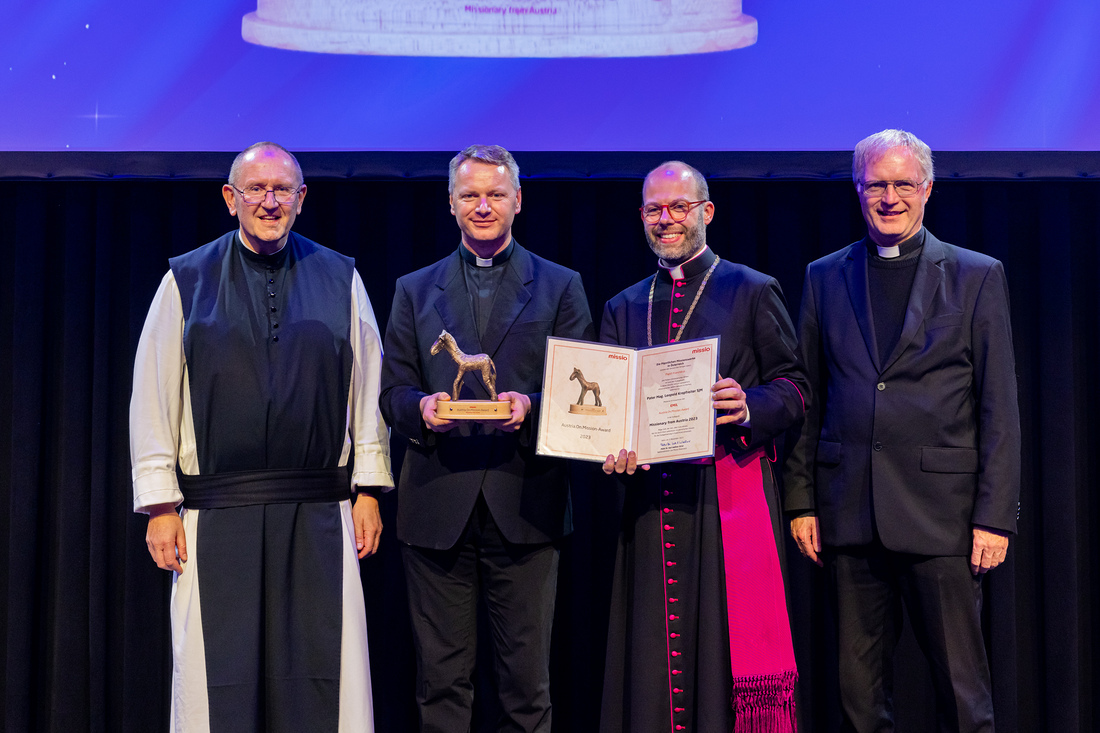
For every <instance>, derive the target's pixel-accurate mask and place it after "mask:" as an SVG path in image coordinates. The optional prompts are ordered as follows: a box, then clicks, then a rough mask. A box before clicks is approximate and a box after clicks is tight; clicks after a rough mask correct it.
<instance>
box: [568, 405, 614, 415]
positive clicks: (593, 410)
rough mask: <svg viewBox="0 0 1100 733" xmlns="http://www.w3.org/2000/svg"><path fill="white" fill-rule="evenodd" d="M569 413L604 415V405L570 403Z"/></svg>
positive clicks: (605, 410) (605, 411)
mask: <svg viewBox="0 0 1100 733" xmlns="http://www.w3.org/2000/svg"><path fill="white" fill-rule="evenodd" d="M569 414H570V415H606V414H607V408H606V407H596V406H595V405H570V406H569Z"/></svg>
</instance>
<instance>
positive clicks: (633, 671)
mask: <svg viewBox="0 0 1100 733" xmlns="http://www.w3.org/2000/svg"><path fill="white" fill-rule="evenodd" d="M714 212H715V207H714V204H713V203H712V202H711V201H710V192H709V187H708V186H707V182H706V179H704V178H703V176H702V174H701V173H700V172H699V171H697V170H695V169H694V168H692V167H691V166H689V165H687V164H685V163H681V162H679V161H669V162H667V163H662V164H661V165H659V166H657V167H656V168H654V169H653V170H652V171H650V173H649V175H647V176H646V179H645V183H644V184H643V186H642V207H641V213H642V222H643V224H644V232H645V235H646V239H647V240H648V243H649V247H650V249H651V250H653V253H654V254H655V255H657V257H658V260H657V263H656V264H657V268H656V272H655V274H653V275H652V276H650V277H647V278H646V279H645V280H642V281H641V282H639V283H637V284H635V285H632V286H631V287H629V288H627V289H626V290H624V291H622V292H621V293H619V294H618V295H616V296H615V297H614V298H612V299H611V300H609V301H608V303H607V307H606V308H605V309H604V314H603V321H602V323H601V325H600V340H601V341H604V342H606V343H614V344H621V345H624V346H635V347H644V346H649V345H654V344H666V343H671V342H673V341H680V340H689V339H698V338H707V337H710V336H716V335H717V336H720V337H721V343H720V346H719V349H720V351H719V358H718V369H719V372H720V375H719V378H718V379H717V381H716V382H715V383H714V385H713V386H712V387H711V397H712V404H713V406H714V410H715V414H714V415H713V417H712V419H713V420H714V423H715V431H716V433H715V454H714V457H713V458H710V459H706V460H699V461H691V462H687V463H664V464H662V465H659V466H654V467H653V468H652V470H648V471H646V470H643V471H635V468H636V457H635V455H634V454H633V452H630V453H628V452H627V451H625V450H623V451H620V453H619V455H618V456H608V457H607V461H606V462H605V463H604V471H605V472H607V473H612V472H617V473H619V474H622V475H621V476H619V477H618V479H617V484H618V485H617V488H618V489H619V491H620V492H621V501H622V507H623V508H622V531H621V533H620V536H619V546H618V552H617V557H616V562H615V575H614V581H613V585H612V600H611V623H610V626H609V630H608V648H607V667H606V671H605V674H604V690H603V706H602V713H601V718H600V730H601V731H605V732H606V733H657V732H658V731H660V732H661V733H666V732H667V733H675V732H676V731H684V730H687V731H700V733H702V732H704V731H705V732H707V733H710V732H711V731H714V732H715V733H718V732H721V731H730V730H738V731H769V732H772V733H779V732H781V731H793V730H794V727H795V714H794V713H795V711H794V686H795V681H796V679H797V672H796V670H795V661H794V652H793V650H792V645H791V629H790V622H789V621H788V618H787V604H786V597H785V594H784V588H783V578H782V573H781V570H780V567H781V566H780V552H781V549H782V538H783V533H782V530H781V526H780V520H781V512H780V505H779V495H778V492H777V490H776V484H775V480H774V477H773V475H772V470H771V461H772V460H774V459H775V445H774V442H773V441H774V440H775V438H777V437H778V436H779V435H781V434H782V433H783V432H784V431H786V430H787V429H788V428H790V427H791V426H792V425H794V424H796V423H797V422H798V421H799V420H800V419H801V418H802V413H803V409H804V404H805V402H806V401H807V400H808V399H809V391H808V389H807V381H806V374H805V371H804V370H803V369H802V365H801V361H800V359H799V356H798V346H797V341H796V339H795V333H794V325H793V324H792V323H791V319H790V316H789V315H788V314H787V305H786V303H785V302H784V300H783V293H782V291H781V290H780V288H779V283H777V282H776V281H775V279H774V278H771V277H768V276H767V275H764V274H763V273H760V272H756V271H755V270H752V269H749V268H748V267H745V266H744V265H741V264H737V263H734V262H731V261H730V260H727V259H725V258H724V257H720V256H719V255H718V253H717V252H715V251H714V250H713V249H711V248H710V247H709V246H708V244H707V225H709V224H710V222H711V219H712V218H713V217H714ZM643 468H648V467H643Z"/></svg>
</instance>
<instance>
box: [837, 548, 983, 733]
mask: <svg viewBox="0 0 1100 733" xmlns="http://www.w3.org/2000/svg"><path fill="white" fill-rule="evenodd" d="M969 562H970V561H969V558H968V557H938V556H926V555H910V554H905V553H898V552H892V551H890V550H887V549H886V548H884V547H883V546H882V545H881V544H880V543H875V544H872V545H866V546H860V547H844V548H830V549H829V550H828V552H827V553H826V564H827V567H828V568H829V571H830V580H831V583H830V585H831V591H832V600H833V603H834V604H835V610H836V618H837V622H838V625H839V629H838V635H837V637H838V638H837V641H838V648H839V661H840V696H841V703H842V707H843V710H844V718H845V720H844V729H845V730H849V731H858V732H859V733H871V732H872V731H892V730H894V720H893V656H894V649H895V648H896V646H897V642H898V638H899V637H900V635H901V628H902V606H901V604H902V603H904V604H905V608H906V610H907V611H908V612H909V618H910V619H911V621H912V623H913V632H914V635H915V636H916V639H917V643H918V644H919V645H920V647H921V650H922V651H923V652H924V654H925V656H926V657H927V658H928V660H929V663H930V665H931V669H932V682H933V686H934V689H935V695H936V721H937V728H938V730H940V731H955V732H958V733H972V732H976V731H983V732H990V731H993V697H992V692H991V685H990V679H989V664H988V661H987V659H986V653H985V644H984V641H983V637H982V627H981V611H982V588H981V576H977V577H975V576H974V575H972V574H971V572H970V564H969Z"/></svg>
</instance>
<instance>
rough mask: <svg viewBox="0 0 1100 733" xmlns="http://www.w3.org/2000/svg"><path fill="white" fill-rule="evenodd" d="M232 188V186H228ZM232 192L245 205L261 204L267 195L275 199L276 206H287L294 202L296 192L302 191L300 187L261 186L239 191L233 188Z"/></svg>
mask: <svg viewBox="0 0 1100 733" xmlns="http://www.w3.org/2000/svg"><path fill="white" fill-rule="evenodd" d="M229 185H230V186H233V184H232V183H231V184H229ZM233 190H234V191H236V192H237V193H239V194H240V195H241V200H242V201H244V202H245V203H246V204H262V203H263V202H264V201H267V195H268V194H271V195H272V196H274V197H275V202H276V203H278V204H289V203H290V202H291V201H293V200H294V197H295V196H297V195H298V192H299V191H301V190H302V187H301V186H298V187H297V188H291V187H289V186H275V187H274V188H264V187H263V186H249V187H248V188H246V189H245V190H243V191H242V190H241V189H239V188H237V187H236V186H233Z"/></svg>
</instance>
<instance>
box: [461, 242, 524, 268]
mask: <svg viewBox="0 0 1100 733" xmlns="http://www.w3.org/2000/svg"><path fill="white" fill-rule="evenodd" d="M515 249H516V240H515V239H514V238H513V239H511V240H509V241H508V246H507V247H505V248H504V249H502V250H501V251H500V252H497V253H496V254H495V255H493V257H492V259H485V258H483V257H478V256H477V255H475V254H474V253H473V252H471V251H470V250H468V249H466V245H464V244H463V243H462V242H459V243H458V254H459V255H460V256H461V257H462V260H463V261H464V262H467V263H469V264H471V265H473V266H474V267H495V266H497V265H503V264H504V263H505V262H507V261H508V258H509V257H511V256H512V252H513V251H515Z"/></svg>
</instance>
